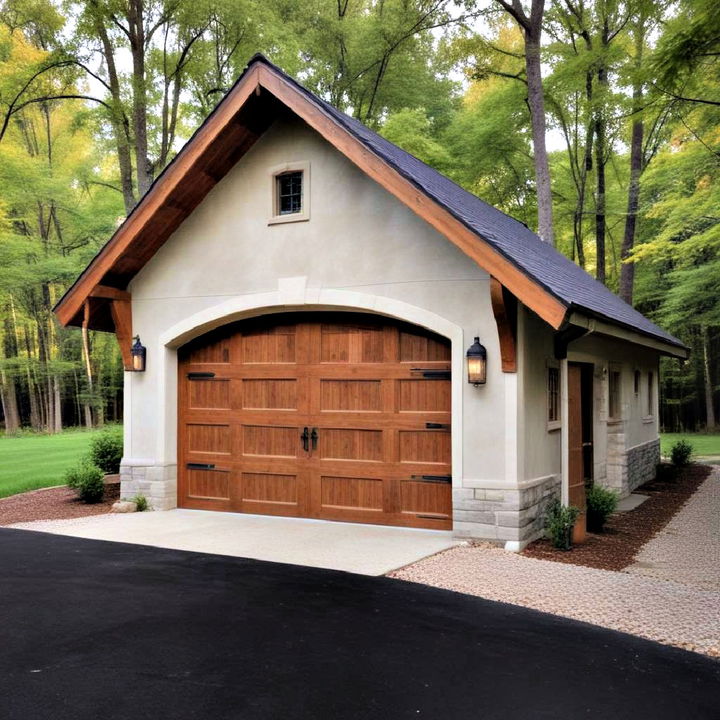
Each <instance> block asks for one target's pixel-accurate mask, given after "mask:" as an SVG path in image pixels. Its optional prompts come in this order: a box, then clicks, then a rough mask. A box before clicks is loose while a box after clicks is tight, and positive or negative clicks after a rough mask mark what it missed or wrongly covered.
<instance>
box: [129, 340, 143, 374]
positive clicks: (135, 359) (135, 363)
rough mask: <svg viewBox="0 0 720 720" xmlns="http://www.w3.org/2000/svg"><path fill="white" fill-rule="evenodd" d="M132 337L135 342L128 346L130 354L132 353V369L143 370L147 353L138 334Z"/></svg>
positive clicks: (135, 370) (134, 370)
mask: <svg viewBox="0 0 720 720" xmlns="http://www.w3.org/2000/svg"><path fill="white" fill-rule="evenodd" d="M133 339H134V340H135V342H134V343H133V346H132V347H131V348H130V354H131V355H132V371H133V372H145V356H146V355H147V350H146V349H145V346H144V345H143V344H142V343H141V342H140V336H139V335H136V336H135V337H134V338H133Z"/></svg>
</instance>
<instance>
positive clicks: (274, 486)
mask: <svg viewBox="0 0 720 720" xmlns="http://www.w3.org/2000/svg"><path fill="white" fill-rule="evenodd" d="M240 477H241V486H242V495H241V498H240V499H241V501H242V502H243V503H263V504H268V503H270V504H273V505H292V506H297V505H298V497H299V494H300V493H299V488H298V485H299V482H300V481H299V479H298V476H297V475H295V474H281V473H261V472H243V473H242V474H241V476H240Z"/></svg>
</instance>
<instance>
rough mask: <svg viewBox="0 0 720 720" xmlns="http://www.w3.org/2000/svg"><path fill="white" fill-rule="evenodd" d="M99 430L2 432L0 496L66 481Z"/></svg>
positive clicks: (0, 446) (0, 440) (0, 439)
mask: <svg viewBox="0 0 720 720" xmlns="http://www.w3.org/2000/svg"><path fill="white" fill-rule="evenodd" d="M97 432H99V431H98V430H67V431H65V432H62V433H59V434H57V435H41V434H24V435H21V436H19V437H4V436H0V498H3V497H7V496H8V495H15V494H16V493H21V492H26V491H27V490H37V489H38V488H44V487H51V486H53V485H62V484H63V475H64V474H65V471H66V470H67V469H68V468H69V467H70V466H71V465H73V464H75V462H76V461H77V460H79V459H80V457H81V456H82V455H85V454H86V453H87V451H88V449H89V447H90V439H91V438H92V436H93V435H94V434H96V433H97Z"/></svg>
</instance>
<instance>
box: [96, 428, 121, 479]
mask: <svg viewBox="0 0 720 720" xmlns="http://www.w3.org/2000/svg"><path fill="white" fill-rule="evenodd" d="M122 454H123V436H122V431H120V430H104V431H103V432H101V433H99V434H98V435H95V437H93V439H92V440H91V441H90V459H91V460H92V462H93V463H94V464H95V465H97V467H99V468H100V469H101V470H102V471H103V472H106V473H117V472H120V461H121V460H122Z"/></svg>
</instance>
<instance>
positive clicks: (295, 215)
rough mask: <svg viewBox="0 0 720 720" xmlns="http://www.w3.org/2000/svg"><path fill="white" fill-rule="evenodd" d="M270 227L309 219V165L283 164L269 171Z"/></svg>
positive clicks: (304, 163)
mask: <svg viewBox="0 0 720 720" xmlns="http://www.w3.org/2000/svg"><path fill="white" fill-rule="evenodd" d="M270 176H271V179H272V189H271V200H272V206H271V208H270V220H269V224H270V225H275V224H278V223H290V222H298V221H299V220H309V219H310V212H309V210H310V208H309V205H310V163H306V162H301V163H297V162H296V163H285V164H284V165H280V166H278V167H275V168H272V169H271V171H270Z"/></svg>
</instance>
